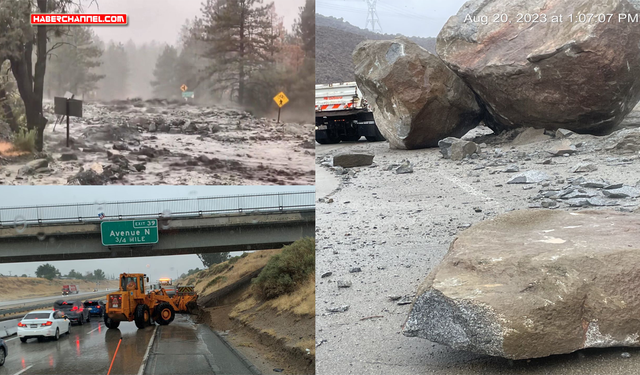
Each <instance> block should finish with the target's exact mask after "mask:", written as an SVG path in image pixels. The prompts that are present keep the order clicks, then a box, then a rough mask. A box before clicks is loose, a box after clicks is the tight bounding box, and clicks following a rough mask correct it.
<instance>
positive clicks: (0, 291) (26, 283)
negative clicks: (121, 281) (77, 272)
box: [0, 276, 118, 301]
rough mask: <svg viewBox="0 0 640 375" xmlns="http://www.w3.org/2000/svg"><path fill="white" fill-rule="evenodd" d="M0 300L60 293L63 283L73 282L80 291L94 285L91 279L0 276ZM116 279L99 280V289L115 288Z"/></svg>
mask: <svg viewBox="0 0 640 375" xmlns="http://www.w3.org/2000/svg"><path fill="white" fill-rule="evenodd" d="M0 284H1V285H2V288H0V301H12V300H16V299H23V298H37V297H49V296H56V295H60V294H61V292H62V286H63V285H69V284H75V285H77V286H78V288H79V289H80V292H92V291H93V289H94V288H95V287H96V283H95V282H93V281H84V280H59V279H54V280H51V281H49V280H47V279H41V278H36V277H9V276H2V277H0ZM117 287H118V281H117V280H110V281H106V280H103V281H100V290H105V289H107V288H110V289H111V288H117Z"/></svg>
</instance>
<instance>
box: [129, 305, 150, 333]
mask: <svg viewBox="0 0 640 375" xmlns="http://www.w3.org/2000/svg"><path fill="white" fill-rule="evenodd" d="M133 321H134V322H135V323H136V327H138V329H143V328H144V327H146V326H147V323H148V322H149V306H147V305H143V304H139V305H138V306H136V311H135V312H134V314H133Z"/></svg>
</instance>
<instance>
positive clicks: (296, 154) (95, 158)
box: [0, 100, 314, 185]
mask: <svg viewBox="0 0 640 375" xmlns="http://www.w3.org/2000/svg"><path fill="white" fill-rule="evenodd" d="M45 112H46V116H47V117H48V118H49V119H50V121H49V124H48V125H47V128H46V130H45V148H44V152H43V153H41V154H39V155H31V154H29V155H22V156H15V155H4V156H2V155H0V157H1V158H0V183H2V184H5V185H25V184H37V185H49V184H57V185H64V184H76V185H77V184H80V185H105V184H124V185H160V184H167V185H303V184H307V185H310V184H313V181H314V165H313V160H314V143H313V125H312V124H300V123H293V122H291V123H284V124H282V123H276V121H275V119H267V118H255V117H253V116H252V115H251V114H249V113H248V112H246V111H243V110H241V109H234V108H223V107H216V106H211V107H200V106H195V105H189V104H185V103H184V102H179V101H177V102H167V101H161V100H147V101H141V100H127V101H116V102H110V103H87V102H85V104H84V108H83V117H82V118H75V117H72V118H71V124H70V144H69V147H66V120H64V121H61V123H58V124H57V125H56V124H55V121H56V120H55V119H56V118H57V117H56V115H54V114H53V105H52V104H51V103H49V104H45ZM54 128H55V130H54ZM0 149H2V148H1V147H0Z"/></svg>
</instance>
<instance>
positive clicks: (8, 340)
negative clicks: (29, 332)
mask: <svg viewBox="0 0 640 375" xmlns="http://www.w3.org/2000/svg"><path fill="white" fill-rule="evenodd" d="M15 339H17V337H14V338H12V339H9V340H4V342H9V341H11V340H15Z"/></svg>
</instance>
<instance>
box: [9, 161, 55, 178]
mask: <svg viewBox="0 0 640 375" xmlns="http://www.w3.org/2000/svg"><path fill="white" fill-rule="evenodd" d="M48 166H49V160H47V159H36V160H32V161H30V162H28V163H27V164H25V165H24V166H23V167H22V168H20V169H19V170H18V174H17V176H16V178H21V177H25V176H29V175H33V174H35V173H38V171H43V169H46V168H47V167H48Z"/></svg>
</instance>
